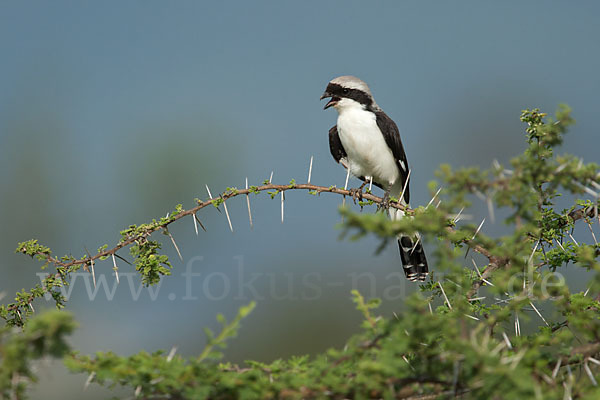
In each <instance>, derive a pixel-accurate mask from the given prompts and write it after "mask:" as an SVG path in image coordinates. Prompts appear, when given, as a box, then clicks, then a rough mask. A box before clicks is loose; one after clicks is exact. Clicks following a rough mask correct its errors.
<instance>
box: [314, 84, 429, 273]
mask: <svg viewBox="0 0 600 400" xmlns="http://www.w3.org/2000/svg"><path fill="white" fill-rule="evenodd" d="M325 98H330V100H329V102H328V103H327V104H326V105H325V107H324V109H328V108H329V107H334V108H335V109H336V110H337V112H338V119H337V125H335V126H334V127H333V128H331V129H330V130H329V148H330V150H331V155H332V156H333V158H334V159H335V161H336V162H338V163H341V164H342V165H343V166H344V167H345V168H348V169H349V170H350V173H351V174H352V175H354V176H356V177H357V178H359V179H361V180H362V181H363V182H364V183H363V185H362V186H361V187H360V189H359V192H360V193H362V192H361V191H362V188H363V187H364V185H365V183H367V182H372V183H373V184H374V185H376V186H378V187H380V188H382V189H383V190H384V192H385V193H384V205H387V206H389V198H390V195H392V196H394V197H396V198H398V199H399V201H400V202H401V203H402V204H404V205H406V206H408V205H409V200H410V191H409V188H408V186H409V182H408V180H409V179H410V177H409V168H408V161H407V160H406V154H405V153H404V147H403V146H402V141H401V140H400V132H399V131H398V127H397V126H396V124H395V123H394V121H392V119H391V118H390V117H388V116H387V115H386V113H384V112H383V110H381V108H379V106H378V105H377V103H376V102H375V99H374V98H373V95H372V94H371V90H370V89H369V87H368V86H367V84H366V83H365V82H363V81H362V80H360V79H358V78H356V77H354V76H340V77H338V78H335V79H333V80H332V81H331V82H329V84H328V85H327V89H325V93H323V95H322V96H321V100H323V99H325ZM400 197H402V198H400ZM389 212H390V218H391V219H392V220H397V219H400V218H402V217H403V216H404V212H403V211H402V210H398V209H394V208H392V209H389ZM398 247H399V248H400V257H401V259H402V266H403V268H404V273H405V274H406V278H407V279H408V280H410V281H424V280H425V278H426V277H427V274H428V272H429V270H428V267H427V259H426V258H425V252H424V251H423V246H422V244H421V240H420V237H419V235H418V234H417V235H415V236H414V237H410V236H407V235H399V236H398Z"/></svg>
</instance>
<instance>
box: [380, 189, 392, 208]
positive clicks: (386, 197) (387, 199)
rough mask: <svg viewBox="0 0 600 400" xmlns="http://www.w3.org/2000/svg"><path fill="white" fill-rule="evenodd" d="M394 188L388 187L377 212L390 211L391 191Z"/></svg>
mask: <svg viewBox="0 0 600 400" xmlns="http://www.w3.org/2000/svg"><path fill="white" fill-rule="evenodd" d="M391 189H392V187H391V186H388V188H387V189H385V192H384V193H383V199H382V200H381V203H380V204H379V205H378V206H377V211H379V210H384V211H388V210H389V209H390V191H391Z"/></svg>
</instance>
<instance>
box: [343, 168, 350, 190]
mask: <svg viewBox="0 0 600 400" xmlns="http://www.w3.org/2000/svg"><path fill="white" fill-rule="evenodd" d="M346 171H347V172H346V183H344V190H348V179H350V168H347V169H346Z"/></svg>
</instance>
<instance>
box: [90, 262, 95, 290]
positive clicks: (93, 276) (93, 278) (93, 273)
mask: <svg viewBox="0 0 600 400" xmlns="http://www.w3.org/2000/svg"><path fill="white" fill-rule="evenodd" d="M90 266H91V267H92V280H93V281H94V289H95V288H96V271H94V260H93V259H92V258H91V257H90Z"/></svg>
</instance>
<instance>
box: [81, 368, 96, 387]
mask: <svg viewBox="0 0 600 400" xmlns="http://www.w3.org/2000/svg"><path fill="white" fill-rule="evenodd" d="M95 376H96V371H92V373H91V374H90V375H89V376H88V378H87V380H86V381H85V384H84V385H83V390H86V389H87V388H88V386H90V383H92V381H93V380H94V377H95Z"/></svg>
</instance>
